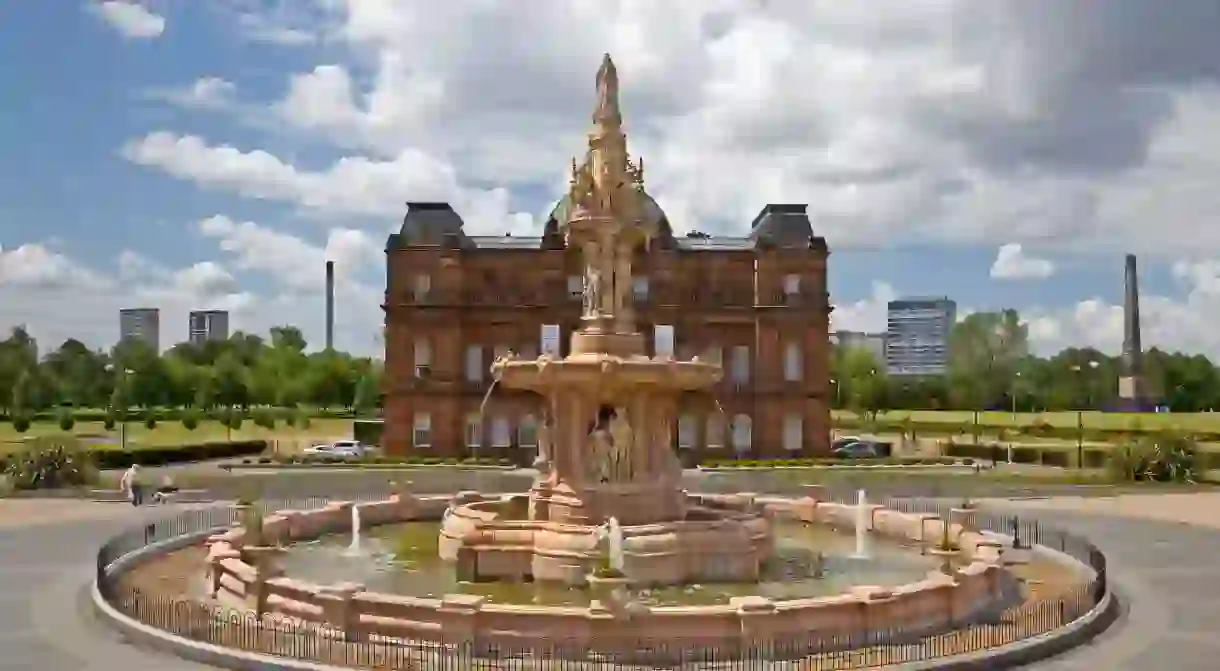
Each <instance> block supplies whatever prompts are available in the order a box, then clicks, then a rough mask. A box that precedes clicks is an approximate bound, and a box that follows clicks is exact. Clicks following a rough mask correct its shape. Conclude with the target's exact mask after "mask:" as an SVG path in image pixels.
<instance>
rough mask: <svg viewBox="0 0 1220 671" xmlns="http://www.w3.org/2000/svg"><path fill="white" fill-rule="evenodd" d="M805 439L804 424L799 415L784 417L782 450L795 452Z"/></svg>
mask: <svg viewBox="0 0 1220 671" xmlns="http://www.w3.org/2000/svg"><path fill="white" fill-rule="evenodd" d="M804 438H805V422H804V421H803V420H802V419H801V416H800V415H797V414H792V415H786V416H785V417H784V449H785V450H788V451H789V452H797V451H799V450H800V449H801V445H802V443H803V442H804Z"/></svg>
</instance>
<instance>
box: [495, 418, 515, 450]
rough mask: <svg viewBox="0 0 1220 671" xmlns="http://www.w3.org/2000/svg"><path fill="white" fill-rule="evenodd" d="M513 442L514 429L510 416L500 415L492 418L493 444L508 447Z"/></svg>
mask: <svg viewBox="0 0 1220 671" xmlns="http://www.w3.org/2000/svg"><path fill="white" fill-rule="evenodd" d="M512 442H513V430H512V426H511V425H510V424H509V421H508V418H507V417H505V416H504V415H500V416H498V417H496V418H495V419H493V420H491V446H492V447H508V446H509V445H511V444H512Z"/></svg>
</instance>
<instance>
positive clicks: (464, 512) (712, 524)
mask: <svg viewBox="0 0 1220 671" xmlns="http://www.w3.org/2000/svg"><path fill="white" fill-rule="evenodd" d="M504 502H505V500H504V499H485V500H481V501H469V502H467V503H462V504H459V505H457V506H454V507H453V508H452V510H453V514H454V515H458V516H460V517H464V518H466V519H470V520H474V521H476V522H478V523H479V524H481V525H483V527H484V528H489V529H524V528H531V529H546V530H547V531H555V532H560V533H563V532H573V533H577V532H579V533H587V532H588V530H589V529H590V528H591V526H590V525H585V524H570V523H566V522H557V521H552V520H540V521H536V522H531V521H529V520H498V519H494V518H493V519H485V518H483V517H481V516H480V515H479V514H478V513H484V514H486V513H489V512H490V511H485V510H483V509H482V508H481V507H479V506H480V505H481V504H487V505H489V506H490V505H497V504H503V503H504ZM695 508H696V509H698V510H712V511H716V512H718V513H723V515H724V516H723V517H720V518H718V519H712V520H675V521H672V522H649V523H647V524H632V525H628V526H624V527H623V535H624V536H635V535H637V534H636V533H629V532H628V530H632V531H639V532H655V531H664V530H666V529H669V528H672V527H673V526H674V525H677V524H681V525H683V526H685V527H688V528H693V529H703V528H707V529H714V528H716V527H717V526H720V525H723V524H724V523H726V522H744V521H747V520H753V519H757V518H758V517H759V516H758V515H751V514H750V513H745V512H741V511H737V510H717V509H716V508H708V507H706V506H696V507H695ZM688 510H689V509H688ZM390 524H393V523H392V522H391V523H390ZM442 533H444V531H443V530H442Z"/></svg>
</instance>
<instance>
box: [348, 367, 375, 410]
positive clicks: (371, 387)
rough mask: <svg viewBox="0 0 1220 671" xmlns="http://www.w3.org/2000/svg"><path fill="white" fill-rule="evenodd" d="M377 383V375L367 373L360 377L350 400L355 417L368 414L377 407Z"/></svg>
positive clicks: (371, 372) (370, 372)
mask: <svg viewBox="0 0 1220 671" xmlns="http://www.w3.org/2000/svg"><path fill="white" fill-rule="evenodd" d="M377 395H378V382H377V374H376V373H374V372H373V371H371V370H370V371H367V372H365V373H364V375H361V376H360V380H359V381H358V382H357V383H356V390H355V393H354V396H353V398H352V410H353V411H354V412H355V413H356V414H357V415H365V414H368V413H369V412H370V411H372V410H373V408H375V407H376V405H377Z"/></svg>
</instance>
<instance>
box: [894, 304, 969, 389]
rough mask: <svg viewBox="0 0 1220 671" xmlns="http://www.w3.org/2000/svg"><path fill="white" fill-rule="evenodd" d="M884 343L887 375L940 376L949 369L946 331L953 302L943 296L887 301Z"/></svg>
mask: <svg viewBox="0 0 1220 671" xmlns="http://www.w3.org/2000/svg"><path fill="white" fill-rule="evenodd" d="M888 313H889V315H888V319H887V327H886V343H885V368H886V373H887V374H889V375H898V376H901V375H910V376H928V375H944V374H945V373H947V372H948V369H949V333H950V332H951V331H952V330H953V325H954V324H955V323H957V303H955V302H953V301H952V300H949V299H948V298H947V297H937V298H903V299H900V300H896V301H890V302H889V306H888Z"/></svg>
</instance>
